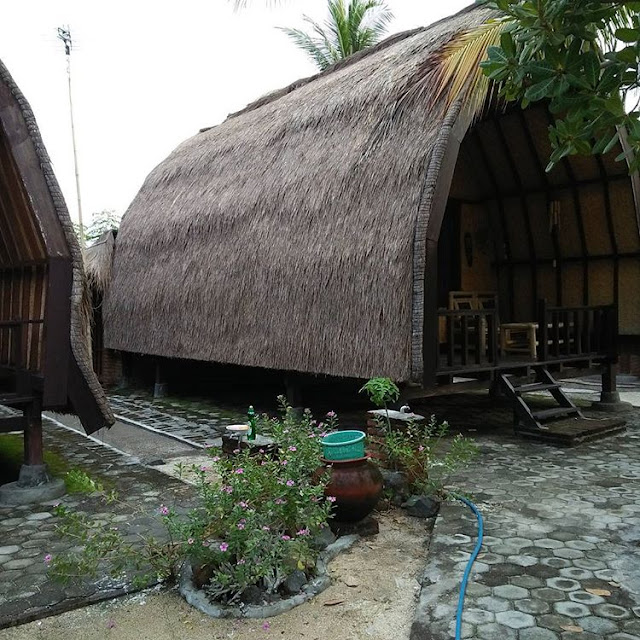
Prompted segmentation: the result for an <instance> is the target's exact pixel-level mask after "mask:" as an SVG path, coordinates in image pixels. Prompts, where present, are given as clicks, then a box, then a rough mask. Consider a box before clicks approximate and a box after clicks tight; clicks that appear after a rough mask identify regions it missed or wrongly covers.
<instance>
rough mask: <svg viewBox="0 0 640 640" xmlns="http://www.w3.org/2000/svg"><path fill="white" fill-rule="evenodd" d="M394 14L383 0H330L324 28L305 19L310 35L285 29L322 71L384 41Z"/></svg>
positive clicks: (309, 19)
mask: <svg viewBox="0 0 640 640" xmlns="http://www.w3.org/2000/svg"><path fill="white" fill-rule="evenodd" d="M392 18H393V14H392V13H391V11H390V10H389V9H388V7H387V6H386V4H385V3H384V2H383V0H350V1H348V2H347V1H345V0H329V18H328V19H327V20H326V21H325V23H324V26H323V25H320V24H318V23H317V22H314V21H313V20H312V19H311V18H309V17H308V16H304V20H305V22H307V23H308V24H309V25H310V27H311V33H310V34H309V33H306V32H305V31H302V30H300V29H289V28H282V29H281V30H282V31H284V32H285V33H286V34H287V35H288V36H289V37H290V38H291V39H292V40H293V42H295V44H296V45H297V46H298V47H300V49H302V50H303V51H304V52H305V53H307V55H308V56H309V57H310V58H311V59H312V60H313V61H314V63H315V64H316V65H317V67H318V68H319V69H320V70H321V71H322V70H323V69H326V68H327V67H329V66H331V65H332V64H334V63H335V62H338V60H342V59H343V58H347V57H348V56H350V55H352V54H354V53H356V51H362V50H363V49H366V48H367V47H370V46H372V45H374V44H376V43H377V42H379V41H380V40H381V38H382V37H383V36H384V35H385V33H386V32H387V29H388V26H389V22H390V21H391V19H392Z"/></svg>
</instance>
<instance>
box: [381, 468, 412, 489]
mask: <svg viewBox="0 0 640 640" xmlns="http://www.w3.org/2000/svg"><path fill="white" fill-rule="evenodd" d="M380 472H381V473H382V480H383V481H384V488H385V489H389V490H391V491H393V492H394V493H408V492H409V482H408V480H407V476H406V474H404V473H403V472H402V471H388V470H387V469H380Z"/></svg>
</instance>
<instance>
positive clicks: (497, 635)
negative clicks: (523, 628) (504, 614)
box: [476, 622, 518, 640]
mask: <svg viewBox="0 0 640 640" xmlns="http://www.w3.org/2000/svg"><path fill="white" fill-rule="evenodd" d="M476 637H477V638H481V640H516V638H517V637H518V633H517V631H515V630H514V629H511V628H510V627H505V626H504V625H502V624H497V623H495V622H493V623H490V624H481V625H478V627H477V636H476Z"/></svg>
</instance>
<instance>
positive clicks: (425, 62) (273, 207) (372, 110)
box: [105, 7, 491, 380]
mask: <svg viewBox="0 0 640 640" xmlns="http://www.w3.org/2000/svg"><path fill="white" fill-rule="evenodd" d="M490 15H491V13H490V12H489V11H488V10H487V9H484V8H478V7H470V8H468V9H466V10H464V11H462V12H461V13H459V14H457V15H455V16H452V17H450V18H447V19H446V20H443V21H440V22H438V23H436V24H434V25H431V26H429V27H426V28H422V29H417V30H413V31H409V32H406V33H403V34H398V35H396V36H393V37H392V38H390V39H389V40H388V41H386V42H384V43H382V44H380V45H378V46H376V47H374V48H372V49H370V50H369V51H367V52H364V53H361V54H358V55H356V56H354V57H353V58H351V59H348V60H347V61H344V62H342V63H339V64H337V65H335V66H334V67H331V68H330V69H328V70H327V71H325V72H323V73H321V74H318V75H317V76H314V77H313V78H310V79H306V80H302V81H299V82H297V83H294V85H292V86H290V87H288V88H285V89H283V90H281V91H279V92H276V93H274V94H271V95H270V96H267V97H265V98H262V99H260V100H259V101H258V102H256V103H254V104H253V105H250V106H249V107H248V108H246V109H245V110H243V111H241V112H239V113H237V114H234V115H233V116H232V117H229V118H228V119H227V120H226V121H225V122H224V123H223V124H221V125H219V126H217V127H214V128H212V129H209V130H204V131H203V132H201V133H199V134H197V135H195V136H194V137H192V138H190V139H189V140H187V141H186V142H184V143H183V144H181V145H180V146H179V147H178V148H177V149H176V150H175V151H173V153H172V154H171V155H170V156H169V157H168V158H167V159H166V160H165V161H163V162H162V163H161V164H160V165H159V166H158V167H156V168H155V169H154V170H153V171H152V172H151V174H150V175H149V176H148V177H147V179H146V181H145V183H144V185H143V187H142V189H141V190H140V192H139V193H138V195H137V196H136V198H135V199H134V201H133V202H132V204H131V206H130V207H129V209H128V211H127V213H126V214H125V216H124V218H123V221H122V225H121V227H120V231H119V235H118V241H117V247H116V254H115V259H114V266H113V282H112V285H111V290H110V292H109V294H108V296H107V299H106V301H105V332H106V334H105V342H106V345H107V346H108V347H110V348H114V349H122V350H126V351H132V352H139V353H146V354H156V355H162V356H167V357H176V358H189V359H197V360H206V361H216V362H227V363H237V364H242V365H253V366H260V367H269V368H275V369H283V370H297V371H307V372H316V373H324V374H331V375H339V376H354V377H367V376H371V375H388V376H390V377H392V378H394V379H396V380H408V379H409V378H411V377H414V378H417V377H419V376H420V373H421V371H420V361H421V357H422V355H421V346H422V316H421V313H422V306H421V305H422V299H423V296H422V287H423V279H424V264H423V263H424V242H425V237H424V236H425V229H426V223H427V222H428V213H427V214H426V215H427V220H425V219H421V218H420V213H419V212H420V211H421V210H422V212H423V214H422V215H423V218H424V211H427V212H428V208H426V209H425V208H424V207H423V208H422V209H421V207H420V205H421V203H424V201H425V198H429V197H431V192H432V191H433V188H434V184H433V176H431V178H429V176H427V170H428V168H429V166H430V161H431V160H432V156H433V154H434V149H436V148H437V146H438V145H439V144H440V143H439V142H438V141H439V140H440V141H442V136H443V130H444V131H445V132H446V130H448V129H447V128H448V127H449V128H450V126H451V124H452V122H453V121H454V120H455V116H456V114H457V109H458V108H459V104H458V105H454V107H453V108H452V109H448V108H446V106H445V104H444V100H440V101H439V102H438V103H437V106H436V107H435V108H433V109H431V108H428V107H427V105H428V104H429V96H430V95H432V94H433V76H434V74H435V69H436V65H437V54H438V52H439V51H440V50H441V48H442V46H443V45H444V44H445V43H447V42H448V41H450V40H451V38H452V37H454V36H455V35H456V34H458V33H460V32H461V31H464V30H467V29H470V28H473V27H474V26H475V25H478V24H480V23H482V22H484V21H485V20H486V19H487V18H488V17H489V16H490ZM440 152H441V151H437V153H440Z"/></svg>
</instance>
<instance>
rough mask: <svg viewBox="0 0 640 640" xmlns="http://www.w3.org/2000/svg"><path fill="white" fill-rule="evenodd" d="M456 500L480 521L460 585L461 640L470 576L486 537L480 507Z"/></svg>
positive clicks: (458, 620)
mask: <svg viewBox="0 0 640 640" xmlns="http://www.w3.org/2000/svg"><path fill="white" fill-rule="evenodd" d="M452 497H454V498H455V499H456V500H460V502H464V504H466V505H467V506H468V507H469V509H471V511H473V513H474V514H475V516H476V520H477V521H478V542H476V547H475V549H474V550H473V553H472V554H471V557H470V558H469V562H467V566H466V568H465V570H464V574H463V576H462V583H461V584H460V595H459V596H458V612H457V613H456V640H460V634H461V632H462V610H463V608H464V594H465V592H466V590H467V582H469V574H470V573H471V567H472V566H473V563H474V562H475V560H476V558H477V557H478V554H479V553H480V549H481V548H482V538H483V535H484V521H483V519H482V514H481V513H480V511H479V510H478V507H477V506H476V505H475V504H473V502H471V500H467V499H466V498H463V497H462V496H459V495H457V494H452Z"/></svg>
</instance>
